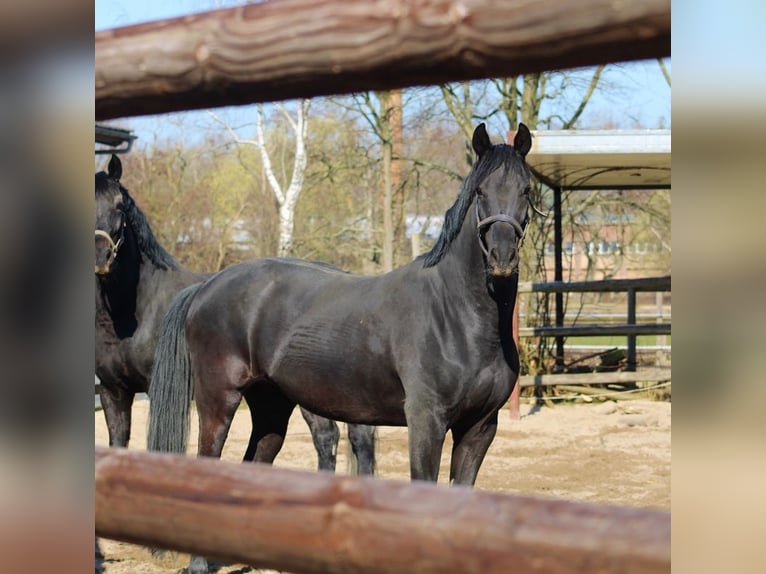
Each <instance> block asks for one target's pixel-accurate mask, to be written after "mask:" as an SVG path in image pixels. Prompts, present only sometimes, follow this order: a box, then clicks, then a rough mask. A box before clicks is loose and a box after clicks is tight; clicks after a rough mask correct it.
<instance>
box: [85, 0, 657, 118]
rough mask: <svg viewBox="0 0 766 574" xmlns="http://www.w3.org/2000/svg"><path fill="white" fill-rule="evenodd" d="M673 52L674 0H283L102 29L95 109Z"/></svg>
mask: <svg viewBox="0 0 766 574" xmlns="http://www.w3.org/2000/svg"><path fill="white" fill-rule="evenodd" d="M669 55H670V0H645V1H643V2H614V1H613V0H578V1H577V2H567V1H565V0H556V1H553V0H543V1H538V2H524V1H522V0H462V1H458V0H412V1H404V0H371V1H366V2H348V1H346V0H279V1H270V2H262V3H258V4H250V5H247V6H243V7H239V8H233V9H225V10H216V11H212V12H207V13H202V14H196V15H190V16H185V17H181V18H176V19H169V20H163V21H156V22H149V23H144V24H138V25H134V26H128V27H124V28H117V29H113V30H107V31H102V32H97V33H96V119H97V120H105V119H110V118H116V117H125V116H138V115H146V114H158V113H166V112H171V111H178V110H189V109H198V108H211V107H216V106H222V105H239V104H246V103H253V102H266V101H276V100H283V99H289V98H299V97H313V96H321V95H329V94H342V93H350V92H355V91H364V90H378V89H392V88H397V87H406V86H414V85H425V84H439V83H444V82H450V81H458V80H467V79H477V78H489V77H500V76H510V75H515V74H521V73H527V72H536V71H544V70H558V69H565V68H572V67H578V66H588V65H595V64H601V63H608V62H619V61H626V60H636V59H643V58H657V57H666V56H669Z"/></svg>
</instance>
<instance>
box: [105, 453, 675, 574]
mask: <svg viewBox="0 0 766 574" xmlns="http://www.w3.org/2000/svg"><path fill="white" fill-rule="evenodd" d="M95 466H96V468H95V475H96V479H95V484H96V501H95V503H96V534H97V535H98V536H102V537H106V538H113V539H116V540H123V541H127V542H132V543H136V544H144V545H147V546H151V547H160V548H167V549H173V550H177V551H181V552H189V553H193V554H198V555H203V556H207V557H209V558H215V559H219V560H227V561H232V562H234V563H242V564H250V565H253V566H256V567H261V568H276V569H279V570H287V571H293V572H309V573H311V572H323V573H326V572H364V573H368V574H375V573H394V572H418V573H422V574H427V573H443V572H463V573H477V574H478V573H481V574H488V573H492V572H497V573H502V574H513V573H522V572H523V573H538V574H546V573H551V574H552V573H557V574H565V573H569V574H579V573H586V572H588V573H590V572H620V573H622V574H628V573H642V574H649V573H654V572H669V571H670V513H668V512H663V511H655V510H648V509H639V508H622V507H615V506H604V505H596V504H590V503H577V502H567V501H561V500H546V499H535V498H528V497H521V496H510V495H507V494H501V493H493V492H486V491H480V490H473V489H467V488H447V487H445V486H437V485H433V484H430V483H422V482H418V483H409V482H403V481H393V480H379V479H375V478H370V477H349V476H336V475H334V474H330V473H310V472H303V471H295V470H286V469H278V468H273V467H270V466H266V465H260V464H253V463H248V464H235V463H230V462H224V461H220V460H213V459H194V458H187V457H182V456H177V455H163V454H158V453H149V452H145V451H128V450H125V449H106V448H96V465H95Z"/></svg>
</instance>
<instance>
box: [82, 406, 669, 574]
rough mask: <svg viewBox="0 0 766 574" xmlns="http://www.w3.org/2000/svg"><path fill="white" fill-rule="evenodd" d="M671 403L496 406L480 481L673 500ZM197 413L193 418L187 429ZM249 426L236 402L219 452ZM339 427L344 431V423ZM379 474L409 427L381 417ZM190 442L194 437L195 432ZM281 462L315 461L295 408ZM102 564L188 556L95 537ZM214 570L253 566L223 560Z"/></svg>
mask: <svg viewBox="0 0 766 574" xmlns="http://www.w3.org/2000/svg"><path fill="white" fill-rule="evenodd" d="M147 413H148V402H147V401H137V402H136V404H135V406H134V408H133V431H132V435H133V437H132V439H131V448H145V445H146V432H145V430H146V417H147ZM670 414H671V404H670V403H669V402H655V401H649V400H633V401H624V402H618V403H615V402H612V401H609V402H604V403H601V402H593V403H590V404H567V405H564V404H560V405H558V406H556V407H547V406H545V407H536V406H533V405H524V404H522V406H521V419H520V420H518V421H512V420H511V419H510V416H509V413H508V411H507V410H503V411H501V413H500V428H499V430H498V433H497V436H496V438H495V440H494V442H493V443H492V446H491V447H490V449H489V452H488V454H487V457H486V458H485V460H484V464H483V465H482V468H481V470H480V472H479V478H478V481H477V483H476V487H477V488H481V489H485V490H492V491H500V492H508V493H514V494H525V495H534V496H544V497H553V498H563V499H568V500H582V501H591V502H603V503H611V504H619V505H623V506H637V507H650V508H658V509H664V510H670V419H671V416H670ZM95 419H96V420H95V426H96V445H107V444H108V438H107V437H108V435H107V432H106V425H105V424H104V417H103V413H101V412H99V411H97V412H96V413H95ZM194 428H196V422H194V421H193V422H192V429H194ZM249 433H250V419H249V414H248V412H247V410H246V409H245V408H241V409H240V410H239V412H238V414H237V417H236V419H235V421H234V424H233V425H232V430H231V432H230V434H229V438H228V440H227V442H226V446H225V448H224V454H223V458H225V459H227V460H234V461H239V460H241V458H242V454H243V453H244V451H245V447H246V445H247V439H248V437H249ZM342 434H345V432H344V429H343V427H342ZM378 436H379V443H378V456H377V461H378V476H379V477H380V478H399V479H406V478H408V468H409V466H408V460H407V432H406V429H404V428H392V427H381V428H380V429H379V434H378ZM191 444H192V445H195V444H196V435H194V434H192V437H191ZM346 449H347V440H346V437H345V436H343V437H342V438H341V444H340V446H339V449H338V472H343V470H344V469H345V468H346V466H345V465H346V454H345V453H346ZM450 449H451V442H450V439H449V437H448V438H447V441H446V442H445V448H444V452H443V455H442V468H441V472H440V482H446V480H447V478H448V476H449V466H448V464H449V458H448V457H449V452H450ZM275 465H276V466H280V467H285V468H299V469H310V470H313V469H315V468H316V452H315V451H314V447H313V445H312V443H311V435H310V434H309V432H308V427H307V426H306V424H305V422H304V421H303V419H302V417H301V416H300V413H299V411H298V410H297V409H296V411H295V413H294V414H293V417H292V419H291V421H290V427H289V430H288V438H287V440H286V442H285V445H284V447H283V449H282V452H281V453H280V454H279V456H278V457H277V460H276V461H275ZM99 544H100V548H101V551H102V552H103V554H104V562H103V567H104V570H103V571H104V573H105V574H169V573H177V572H179V571H180V570H181V569H182V568H183V567H184V566H186V565H187V564H188V556H185V555H180V554H170V555H168V556H167V557H166V558H164V559H163V560H161V561H158V560H157V559H154V558H152V557H151V556H150V555H149V553H148V552H147V550H146V549H145V548H143V547H138V546H133V545H130V544H125V543H121V542H115V541H112V540H100V541H99ZM218 572H219V573H220V574H241V573H245V572H258V570H256V569H251V568H250V567H246V566H245V567H243V566H241V565H237V566H224V567H222V568H221V569H220V570H219V571H218Z"/></svg>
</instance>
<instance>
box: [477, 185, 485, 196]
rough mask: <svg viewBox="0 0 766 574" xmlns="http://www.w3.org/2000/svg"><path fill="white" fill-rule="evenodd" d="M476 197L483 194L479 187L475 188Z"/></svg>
mask: <svg viewBox="0 0 766 574" xmlns="http://www.w3.org/2000/svg"><path fill="white" fill-rule="evenodd" d="M476 195H477V196H479V197H482V196H483V195H484V192H483V191H482V190H481V188H480V187H477V188H476Z"/></svg>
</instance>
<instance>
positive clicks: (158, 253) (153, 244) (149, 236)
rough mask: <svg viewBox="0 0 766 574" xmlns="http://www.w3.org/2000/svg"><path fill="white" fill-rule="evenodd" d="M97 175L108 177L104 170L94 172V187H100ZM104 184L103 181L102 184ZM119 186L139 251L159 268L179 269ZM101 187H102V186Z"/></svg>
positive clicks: (129, 197) (143, 217) (134, 204)
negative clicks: (95, 182)
mask: <svg viewBox="0 0 766 574" xmlns="http://www.w3.org/2000/svg"><path fill="white" fill-rule="evenodd" d="M99 176H101V178H103V179H104V180H105V179H107V178H108V177H109V176H108V175H107V174H106V173H105V172H99V173H98V174H96V181H97V185H96V189H99V188H100V187H99V185H98V183H99V181H98V180H99V179H100V178H99ZM104 184H105V181H104V182H103V183H102V185H104ZM119 186H120V193H122V197H123V208H124V211H125V217H126V220H127V222H128V224H129V225H130V227H131V229H132V230H133V233H134V234H135V235H136V241H137V242H138V248H139V250H140V251H141V253H143V254H144V255H146V257H148V258H149V260H150V261H151V262H152V263H154V264H155V265H156V266H157V267H159V268H160V269H179V268H180V266H179V264H178V262H177V261H176V260H175V258H173V256H172V255H171V254H170V253H168V252H167V251H166V250H165V248H164V247H162V245H160V243H159V241H157V238H156V237H155V235H154V232H153V231H152V228H151V227H150V226H149V221H148V220H147V219H146V216H145V215H144V212H143V211H141V209H139V207H138V205H136V202H135V201H134V200H133V198H132V197H131V196H130V193H128V190H127V189H125V187H123V185H122V184H119ZM101 189H103V187H102V188H101Z"/></svg>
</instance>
